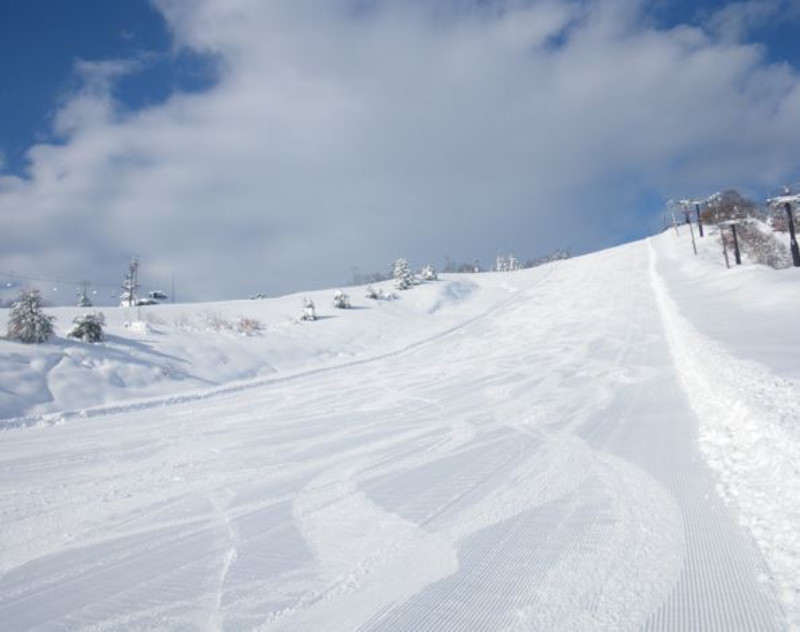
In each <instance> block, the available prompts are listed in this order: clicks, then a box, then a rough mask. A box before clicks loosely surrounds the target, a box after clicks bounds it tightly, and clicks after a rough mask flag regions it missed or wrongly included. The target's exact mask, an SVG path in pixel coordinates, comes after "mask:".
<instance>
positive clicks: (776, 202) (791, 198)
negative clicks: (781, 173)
mask: <svg viewBox="0 0 800 632" xmlns="http://www.w3.org/2000/svg"><path fill="white" fill-rule="evenodd" d="M787 202H788V203H789V204H798V203H800V194H798V193H792V194H791V195H779V196H778V197H774V198H770V199H769V200H767V203H768V204H769V205H770V206H783V205H784V204H786V203H787Z"/></svg>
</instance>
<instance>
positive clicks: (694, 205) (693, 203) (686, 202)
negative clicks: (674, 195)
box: [678, 198, 707, 237]
mask: <svg viewBox="0 0 800 632" xmlns="http://www.w3.org/2000/svg"><path fill="white" fill-rule="evenodd" d="M706 202H707V200H706V199H705V198H704V199H696V198H691V199H690V198H685V199H683V200H678V204H680V205H681V206H682V207H683V212H684V214H685V215H686V223H687V224H691V220H690V219H689V213H691V212H692V210H694V212H695V213H696V214H697V230H698V231H699V232H700V236H701V237H702V236H703V220H702V219H701V217H700V205H701V204H706Z"/></svg>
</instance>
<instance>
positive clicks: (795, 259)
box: [784, 202, 800, 268]
mask: <svg viewBox="0 0 800 632" xmlns="http://www.w3.org/2000/svg"><path fill="white" fill-rule="evenodd" d="M784 209H786V218H787V219H788V220H789V238H790V239H791V244H792V263H793V264H794V267H795V268H800V248H798V247H797V235H796V234H795V232H794V215H793V213H792V203H791V202H784Z"/></svg>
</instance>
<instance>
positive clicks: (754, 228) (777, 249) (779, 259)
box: [737, 219, 792, 270]
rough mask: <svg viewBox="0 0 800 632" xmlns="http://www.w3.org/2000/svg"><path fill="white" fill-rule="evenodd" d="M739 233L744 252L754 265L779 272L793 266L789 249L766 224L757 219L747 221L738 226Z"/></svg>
mask: <svg viewBox="0 0 800 632" xmlns="http://www.w3.org/2000/svg"><path fill="white" fill-rule="evenodd" d="M737 232H738V233H739V241H740V242H741V247H742V251H743V252H745V253H746V254H747V256H748V257H750V259H751V260H752V261H753V262H754V263H760V264H761V265H765V266H769V267H770V268H775V269H777V270H780V269H783V268H790V267H791V266H792V257H791V255H790V253H789V248H788V247H787V246H786V245H785V244H782V243H781V242H780V241H778V240H777V239H776V238H775V236H774V235H773V233H772V229H771V228H770V227H769V226H768V225H767V224H766V223H764V222H761V221H759V220H757V219H751V220H745V221H743V222H742V223H741V224H739V225H738V227H737Z"/></svg>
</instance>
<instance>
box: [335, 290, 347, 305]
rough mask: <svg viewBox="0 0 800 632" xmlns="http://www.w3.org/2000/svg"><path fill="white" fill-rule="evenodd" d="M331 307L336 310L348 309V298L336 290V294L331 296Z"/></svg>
mask: <svg viewBox="0 0 800 632" xmlns="http://www.w3.org/2000/svg"><path fill="white" fill-rule="evenodd" d="M333 306H334V307H336V308H338V309H350V297H349V296H348V295H347V294H345V293H344V292H342V290H336V294H334V295H333Z"/></svg>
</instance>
